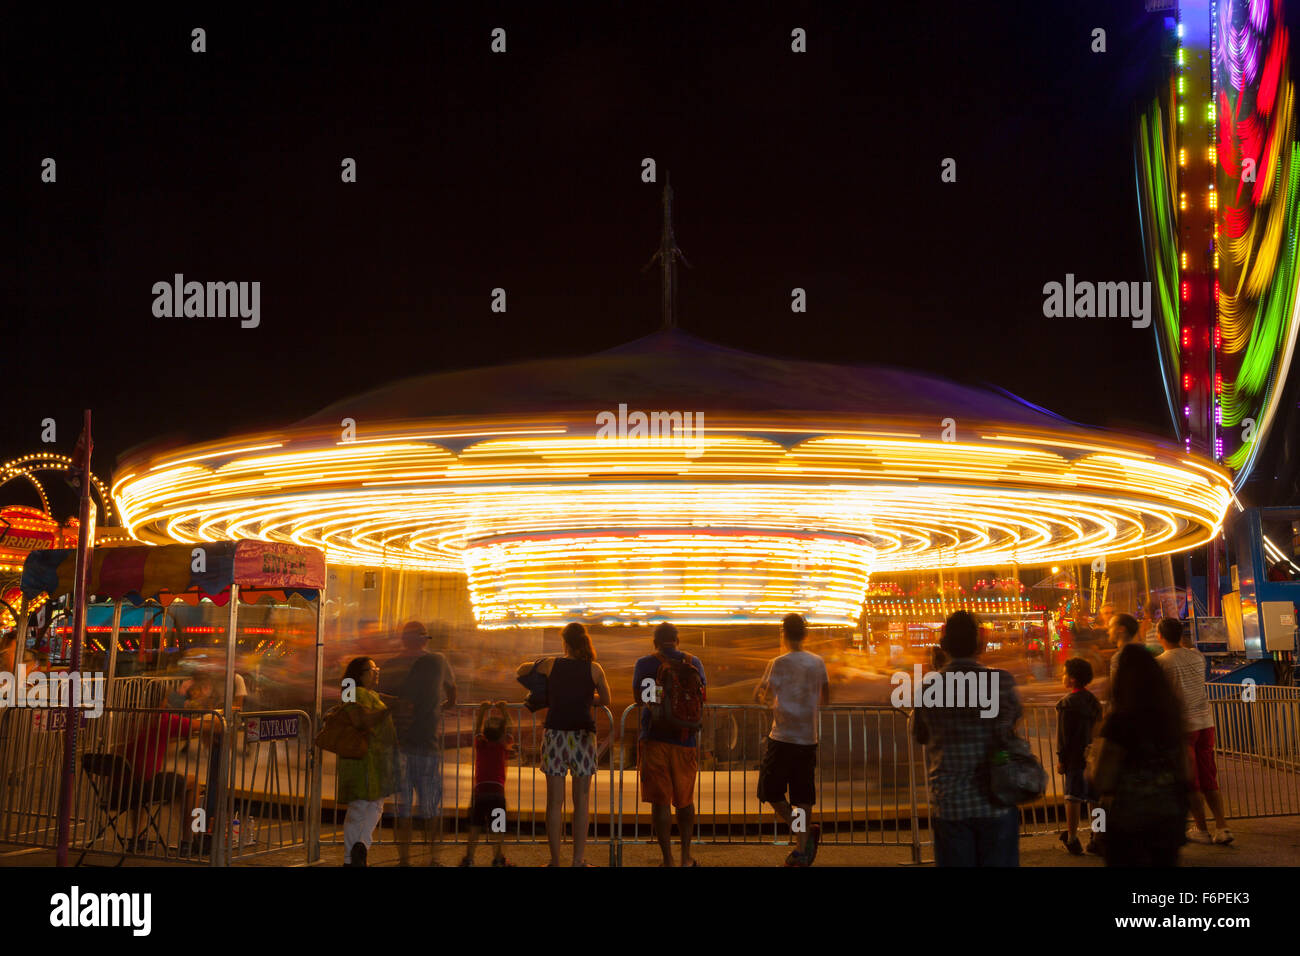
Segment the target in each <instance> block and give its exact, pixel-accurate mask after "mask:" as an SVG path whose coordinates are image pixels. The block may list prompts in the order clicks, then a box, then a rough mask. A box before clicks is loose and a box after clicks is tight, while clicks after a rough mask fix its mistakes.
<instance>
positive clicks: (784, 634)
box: [754, 614, 831, 866]
mask: <svg viewBox="0 0 1300 956" xmlns="http://www.w3.org/2000/svg"><path fill="white" fill-rule="evenodd" d="M807 633H808V625H807V624H806V623H805V621H804V619H803V617H802V616H800V615H798V614H787V615H786V616H785V617H784V618H783V619H782V620H781V638H782V643H783V645H784V647H785V649H786V653H784V654H782V655H781V656H779V657H774V658H773V659H772V660H770V661H768V662H767V669H766V670H765V671H764V672H763V678H762V680H760V681H759V682H758V686H757V687H755V688H754V700H755V701H756V702H757V703H760V704H763V705H765V706H770V707H771V708H772V729H771V730H770V731H769V732H768V735H767V739H766V740H764V742H763V756H762V759H761V762H760V763H759V768H758V799H759V801H760V802H764V803H770V804H771V805H772V810H773V811H774V812H775V813H776V815H777V817H779V818H780V819H781V820H782V821H783V822H784V823H785V824H786V826H788V827H790V834H791V837H792V838H793V839H794V842H795V848H794V849H793V850H791V851H790V854H789V855H788V856H787V857H786V860H785V865H786V866H812V864H813V860H815V859H816V857H817V845H818V843H819V842H820V841H821V829H822V828H821V824H819V823H813V821H812V808H813V805H814V804H815V803H816V802H817V781H816V775H817V712H818V708H819V707H826V706H829V705H830V702H831V685H830V677H829V675H827V673H826V662H825V661H824V660H822V659H821V658H820V657H818V656H817V655H816V654H812V653H809V652H808V651H805V650H804V649H803V643H804V639H805V637H806V636H807ZM787 797H788V799H787ZM797 821H798V822H801V823H802V826H798V827H796V826H795V824H796V822H797Z"/></svg>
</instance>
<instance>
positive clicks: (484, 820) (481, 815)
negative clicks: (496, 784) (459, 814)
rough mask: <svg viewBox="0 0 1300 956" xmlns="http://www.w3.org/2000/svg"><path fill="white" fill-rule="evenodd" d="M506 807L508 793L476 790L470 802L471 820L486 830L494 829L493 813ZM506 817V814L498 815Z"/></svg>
mask: <svg viewBox="0 0 1300 956" xmlns="http://www.w3.org/2000/svg"><path fill="white" fill-rule="evenodd" d="M505 808H506V795H505V794H504V793H501V792H500V791H497V792H493V791H491V790H485V791H482V792H476V793H475V794H474V797H473V799H472V800H470V804H469V822H470V824H471V825H473V826H476V827H481V828H482V829H484V830H489V831H490V830H491V829H492V814H493V813H495V812H496V811H497V810H504V809H505ZM498 819H504V816H498Z"/></svg>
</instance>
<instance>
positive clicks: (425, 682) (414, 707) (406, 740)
mask: <svg viewBox="0 0 1300 956" xmlns="http://www.w3.org/2000/svg"><path fill="white" fill-rule="evenodd" d="M401 641H402V647H403V649H404V653H403V654H401V655H399V656H398V657H394V658H391V659H390V660H388V661H385V662H384V677H383V679H382V681H381V684H380V688H381V690H382V692H383V693H384V694H386V695H388V696H389V697H390V698H392V701H391V702H392V704H393V710H394V721H395V723H394V726H395V728H396V731H397V822H396V829H397V859H398V865H399V866H409V865H410V861H411V835H412V830H413V817H412V811H413V810H414V807H415V804H416V802H417V801H418V803H419V807H420V809H419V817H420V821H421V828H422V830H423V836H424V839H425V841H426V842H427V843H429V844H431V846H430V854H431V857H430V865H431V866H436V865H438V860H437V858H436V856H435V855H433V854H435V853H436V851H435V849H434V848H433V846H432V844H434V843H440V842H442V712H443V709H444V708H446V707H450V706H452V705H454V704H455V703H456V675H455V673H454V672H453V671H452V669H451V663H450V662H449V661H448V660H447V658H446V655H444V654H442V653H440V652H438V651H433V652H430V651H429V650H428V644H429V632H428V630H427V629H426V628H425V626H424V625H423V624H421V623H420V622H419V621H411V622H409V623H408V624H406V626H405V627H403V628H402V635H401Z"/></svg>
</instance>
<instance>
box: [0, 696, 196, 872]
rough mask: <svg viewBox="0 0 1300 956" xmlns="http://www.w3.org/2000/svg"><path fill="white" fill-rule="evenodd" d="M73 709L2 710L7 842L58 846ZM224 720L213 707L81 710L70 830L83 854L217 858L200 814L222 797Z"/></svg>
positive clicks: (1, 799)
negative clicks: (65, 756)
mask: <svg viewBox="0 0 1300 956" xmlns="http://www.w3.org/2000/svg"><path fill="white" fill-rule="evenodd" d="M67 719H68V712H67V711H66V710H63V709H45V708H11V709H8V710H6V711H5V712H4V713H3V714H2V715H0V781H3V788H2V789H0V842H6V843H12V844H17V845H19V846H29V847H46V848H54V847H56V846H57V840H58V819H59V791H60V783H61V780H62V771H63V754H64V731H65V728H66V726H67V723H66V721H67ZM221 730H222V720H221V716H220V715H219V714H217V713H216V712H215V711H183V712H181V711H168V710H148V709H143V708H111V707H110V708H106V709H105V710H104V712H103V713H102V714H101V715H100V716H99V717H97V718H92V717H90V716H88V715H84V714H81V715H79V726H78V728H77V762H76V767H75V771H74V773H75V775H74V781H73V785H74V789H73V804H72V807H71V815H70V816H71V827H70V831H69V832H70V843H69V845H70V846H71V847H72V848H74V849H75V850H79V851H80V856H79V857H78V862H80V860H81V859H84V857H85V856H86V854H87V853H90V852H99V853H109V854H113V855H117V856H119V857H121V858H123V859H124V858H125V857H126V856H128V855H129V856H134V857H147V858H155V859H167V860H187V861H189V862H195V863H211V862H212V854H211V841H210V840H209V839H206V838H205V837H204V835H203V834H202V833H201V832H195V822H196V821H198V822H199V823H200V824H206V823H207V822H208V820H209V819H210V818H211V816H212V814H213V813H214V811H215V809H216V807H217V806H218V805H219V802H220V799H221V789H222V788H220V787H219V786H217V785H216V784H217V781H218V779H219V774H218V773H217V772H216V770H215V767H216V766H217V765H218V764H217V759H218V757H219V748H220V746H221V744H220V741H221V739H222V733H221ZM119 862H120V860H119Z"/></svg>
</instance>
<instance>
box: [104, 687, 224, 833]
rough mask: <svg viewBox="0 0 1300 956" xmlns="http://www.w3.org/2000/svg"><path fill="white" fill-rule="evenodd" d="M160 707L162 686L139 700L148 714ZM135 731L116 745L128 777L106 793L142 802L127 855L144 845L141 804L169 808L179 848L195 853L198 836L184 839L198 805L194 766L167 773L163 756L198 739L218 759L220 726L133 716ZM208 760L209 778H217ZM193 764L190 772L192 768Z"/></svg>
mask: <svg viewBox="0 0 1300 956" xmlns="http://www.w3.org/2000/svg"><path fill="white" fill-rule="evenodd" d="M164 703H165V700H164V693H163V689H162V686H161V685H158V684H155V685H153V686H152V687H150V688H149V690H148V691H147V693H146V696H145V699H144V701H143V704H144V707H145V708H146V709H148V710H154V711H161V709H162V705H163V704H164ZM128 719H129V720H131V721H132V723H133V724H134V725H135V726H136V727H138V728H139V729H138V730H137V732H136V733H135V734H134V736H132V737H131V739H130V740H129V741H127V742H126V743H124V744H121V745H120V747H119V752H120V753H121V756H122V757H123V758H125V760H126V762H127V764H128V765H129V777H128V779H126V780H113V781H111V782H110V785H109V786H110V790H109V791H107V792H113V791H120V792H125V793H132V794H133V795H136V796H139V797H140V798H141V800H140V802H141V806H140V807H139V808H138V809H137V810H136V813H135V829H134V831H133V833H132V837H131V839H130V840H128V841H127V850H128V852H134V851H135V850H137V849H144V848H145V845H146V844H147V838H146V835H145V834H143V833H142V832H141V831H143V830H144V825H145V815H146V809H145V806H144V804H147V803H154V802H163V803H169V804H171V805H172V806H173V809H174V811H176V812H177V816H178V817H179V819H180V820H181V847H182V848H183V849H184V850H185V852H187V853H195V852H196V851H197V850H198V849H199V847H198V843H199V841H200V840H201V839H202V838H203V835H202V834H197V833H195V834H192V835H191V837H190V839H189V840H186V839H185V833H186V827H187V824H188V823H189V821H190V819H191V811H192V810H193V809H194V808H195V807H197V806H198V801H197V799H196V795H197V793H198V761H197V760H194V761H192V762H191V761H190V760H188V759H186V760H185V761H184V763H183V764H182V765H181V769H179V770H167V769H165V768H166V764H167V751H168V749H169V747H170V745H171V744H172V743H173V742H174V741H181V742H182V745H183V746H184V747H186V748H188V745H189V741H190V738H191V737H193V736H195V735H198V736H199V738H200V742H201V743H204V744H209V745H211V748H212V749H211V751H210V753H211V757H213V758H217V757H219V755H220V748H221V737H222V734H221V723H220V721H219V720H218V719H217V718H215V717H211V716H205V717H201V718H191V717H184V716H182V715H180V714H174V713H161V712H159V713H151V714H135V715H131V716H130V717H128ZM214 762H215V761H213V760H211V759H210V761H209V764H210V765H209V769H208V775H209V779H216V777H215V776H214V771H213V768H212V766H211V764H213V763H214ZM191 763H192V764H193V769H190V768H191Z"/></svg>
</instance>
